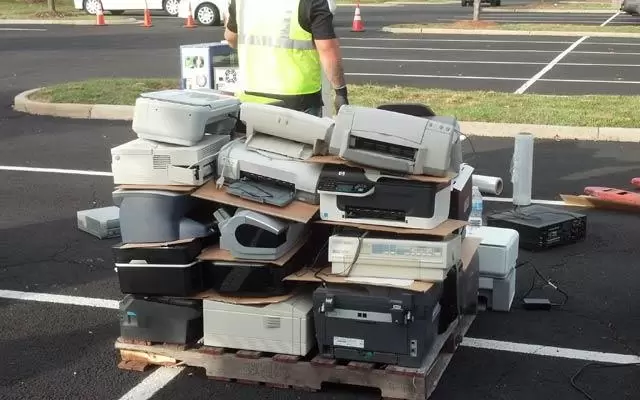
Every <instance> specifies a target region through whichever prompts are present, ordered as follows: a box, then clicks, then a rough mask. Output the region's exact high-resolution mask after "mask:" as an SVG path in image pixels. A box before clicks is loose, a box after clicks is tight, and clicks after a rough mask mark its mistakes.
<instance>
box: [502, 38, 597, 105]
mask: <svg viewBox="0 0 640 400" xmlns="http://www.w3.org/2000/svg"><path fill="white" fill-rule="evenodd" d="M588 38H589V36H583V37H581V38H580V39H578V40H576V41H575V42H574V43H573V44H572V45H571V46H569V47H567V49H566V50H565V51H563V52H562V53H560V54H558V55H557V56H556V58H554V59H553V60H551V62H550V63H549V64H547V65H546V66H545V67H544V68H542V69H541V70H540V71H539V72H538V73H537V74H535V75H534V76H532V77H531V79H529V80H528V81H527V82H525V83H524V85H522V86H520V87H519V88H518V89H517V90H516V91H515V92H514V93H515V94H522V93H524V92H525V91H526V90H527V89H529V87H530V86H531V85H533V84H534V83H536V81H537V80H538V79H540V78H542V76H543V75H544V74H546V73H547V72H549V71H550V70H551V68H553V67H554V66H555V65H556V64H557V63H559V62H560V60H562V59H563V58H564V57H566V56H567V54H569V53H571V50H573V49H575V48H576V47H578V46H579V45H580V43H582V42H584V41H585V40H587V39H588Z"/></svg>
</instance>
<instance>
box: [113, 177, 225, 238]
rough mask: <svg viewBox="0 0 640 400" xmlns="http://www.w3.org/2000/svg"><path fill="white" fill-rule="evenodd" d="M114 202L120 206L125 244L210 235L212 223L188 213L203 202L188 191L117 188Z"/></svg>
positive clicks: (121, 227) (121, 226) (121, 233)
mask: <svg viewBox="0 0 640 400" xmlns="http://www.w3.org/2000/svg"><path fill="white" fill-rule="evenodd" d="M113 202H114V203H115V205H116V206H118V207H119V208H120V235H121V236H122V242H123V243H158V242H161V243H162V242H173V241H174V240H180V239H190V238H200V237H206V236H209V235H211V234H212V233H213V232H214V230H213V226H214V223H213V218H212V219H211V221H210V222H211V223H208V222H199V221H196V220H194V219H191V218H188V217H187V216H186V215H187V214H188V213H189V212H190V211H192V210H194V209H195V208H197V206H198V204H202V201H200V200H199V199H196V198H195V197H192V196H190V195H189V194H188V193H176V192H169V191H163V190H121V189H119V190H116V191H114V192H113Z"/></svg>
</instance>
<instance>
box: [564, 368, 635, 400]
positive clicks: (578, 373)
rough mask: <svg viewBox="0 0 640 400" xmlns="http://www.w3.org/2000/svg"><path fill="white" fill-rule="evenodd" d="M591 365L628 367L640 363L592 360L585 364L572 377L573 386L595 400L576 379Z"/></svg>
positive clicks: (590, 399) (591, 399)
mask: <svg viewBox="0 0 640 400" xmlns="http://www.w3.org/2000/svg"><path fill="white" fill-rule="evenodd" d="M589 367H597V368H626V367H640V363H627V364H604V363H598V362H590V363H588V364H585V365H583V366H582V367H581V368H580V369H579V370H578V372H576V373H575V374H574V375H573V376H572V377H571V380H570V382H571V386H572V387H573V388H574V389H575V390H577V391H578V392H580V393H581V394H582V395H583V396H584V397H586V398H587V399H589V400H595V399H594V398H593V397H592V396H591V395H590V394H589V393H587V391H586V390H584V389H583V388H581V387H580V386H578V384H577V383H576V380H577V379H578V378H579V377H580V375H582V373H583V372H584V371H585V370H586V369H587V368H589Z"/></svg>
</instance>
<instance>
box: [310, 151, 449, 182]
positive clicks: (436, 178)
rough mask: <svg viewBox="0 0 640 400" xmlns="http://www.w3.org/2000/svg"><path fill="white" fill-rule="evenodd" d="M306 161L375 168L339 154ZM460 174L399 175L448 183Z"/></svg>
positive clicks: (413, 179)
mask: <svg viewBox="0 0 640 400" xmlns="http://www.w3.org/2000/svg"><path fill="white" fill-rule="evenodd" d="M304 161H305V162H310V163H316V164H336V165H348V166H350V167H358V168H367V169H375V168H374V167H369V166H365V165H360V164H355V163H352V162H351V161H347V160H343V159H342V158H340V157H338V156H313V157H310V158H308V159H306V160H304ZM457 175H458V174H456V173H453V172H450V173H448V174H447V175H446V176H443V177H439V176H430V175H402V176H398V177H399V178H406V179H409V180H412V181H418V182H434V183H447V182H450V181H451V179H453V178H454V177H456V176H457Z"/></svg>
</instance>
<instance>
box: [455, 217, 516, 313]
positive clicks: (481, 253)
mask: <svg viewBox="0 0 640 400" xmlns="http://www.w3.org/2000/svg"><path fill="white" fill-rule="evenodd" d="M468 236H473V237H478V238H481V239H482V242H480V247H478V258H479V264H480V282H479V287H480V294H479V297H481V298H485V299H486V300H487V307H488V308H490V309H492V310H494V311H509V310H510V309H511V304H512V303H513V298H514V297H515V293H516V263H517V261H518V246H519V239H520V235H519V234H518V231H516V230H514V229H507V228H495V227H491V226H481V227H478V228H476V229H474V230H473V232H471V233H468Z"/></svg>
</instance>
